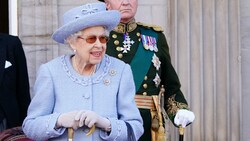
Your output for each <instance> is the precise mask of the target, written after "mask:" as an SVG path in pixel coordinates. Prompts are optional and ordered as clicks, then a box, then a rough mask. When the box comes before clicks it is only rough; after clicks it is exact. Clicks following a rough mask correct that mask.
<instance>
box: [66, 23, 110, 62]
mask: <svg viewBox="0 0 250 141" xmlns="http://www.w3.org/2000/svg"><path fill="white" fill-rule="evenodd" d="M106 37H107V36H106V34H105V29H104V27H102V26H94V27H89V28H86V29H84V30H82V35H80V36H78V37H77V38H76V40H75V41H72V42H70V43H69V44H70V46H71V47H72V49H73V50H76V52H75V55H76V57H77V58H78V60H80V62H81V63H85V64H93V65H95V64H98V63H100V62H101V60H102V58H103V57H104V54H105V52H106V40H107V38H106Z"/></svg>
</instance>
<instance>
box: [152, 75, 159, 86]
mask: <svg viewBox="0 0 250 141" xmlns="http://www.w3.org/2000/svg"><path fill="white" fill-rule="evenodd" d="M153 81H154V82H155V86H156V87H158V86H159V85H160V83H161V78H160V77H159V75H158V73H156V75H155V78H154V80H153Z"/></svg>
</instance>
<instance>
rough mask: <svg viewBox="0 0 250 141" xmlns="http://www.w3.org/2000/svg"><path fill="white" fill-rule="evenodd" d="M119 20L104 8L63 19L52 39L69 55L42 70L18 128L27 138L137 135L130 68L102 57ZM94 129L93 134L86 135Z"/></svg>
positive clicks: (96, 140) (86, 8) (94, 140)
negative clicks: (65, 46)
mask: <svg viewBox="0 0 250 141" xmlns="http://www.w3.org/2000/svg"><path fill="white" fill-rule="evenodd" d="M119 20H120V14H119V12H118V11H114V10H113V11H106V7H105V4H103V3H92V4H86V5H83V6H80V7H76V8H73V9H71V10H69V11H68V12H66V13H65V14H64V25H63V26H62V27H60V28H59V29H58V30H57V31H56V32H55V33H54V34H53V35H52V38H53V39H54V40H55V41H57V42H59V43H68V44H69V46H70V47H71V48H72V50H73V51H74V54H71V55H63V56H61V57H58V58H56V59H54V60H52V61H50V62H48V63H46V64H43V65H41V67H40V69H39V72H38V76H37V80H36V82H35V86H34V92H35V96H34V98H33V99H32V101H31V104H30V106H29V109H28V116H27V117H26V118H25V120H24V122H23V126H22V127H23V130H24V133H25V134H26V135H27V136H28V137H29V138H31V139H34V140H41V141H42V140H56V141H57V140H63V141H65V140H66V139H67V138H68V133H67V132H66V131H67V130H68V129H72V128H73V129H74V140H76V141H79V140H85V141H101V140H117V141H128V140H130V139H133V140H137V139H138V138H139V137H140V136H141V135H142V133H143V125H142V118H141V116H140V113H139V111H138V109H137V107H136V104H135V101H134V96H135V86H134V82H133V76H132V72H131V68H130V67H129V65H128V64H125V63H124V62H122V61H119V60H117V59H115V58H113V57H110V56H108V55H105V51H106V43H107V41H108V35H109V32H110V31H111V30H112V29H113V28H114V27H115V26H116V25H117V24H118V23H119ZM123 74H126V75H123ZM93 126H94V127H95V131H94V132H93V134H91V135H89V134H87V133H88V132H89V130H90V128H91V127H93Z"/></svg>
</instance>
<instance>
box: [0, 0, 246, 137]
mask: <svg viewBox="0 0 250 141" xmlns="http://www.w3.org/2000/svg"><path fill="white" fill-rule="evenodd" d="M87 2H96V0H1V1H0V14H1V16H0V32H5V33H9V34H12V35H18V36H19V37H20V39H21V40H22V43H23V47H24V50H25V55H26V58H27V64H28V71H29V80H30V86H31V88H30V90H31V96H32V97H33V92H32V89H33V85H34V81H35V79H36V72H37V69H38V68H39V66H40V65H41V64H42V63H46V62H47V61H49V60H51V59H53V58H55V57H57V56H60V55H62V54H65V53H71V50H70V49H69V47H67V46H64V45H59V44H57V43H56V42H54V41H53V40H52V39H51V34H52V33H53V32H54V31H55V30H56V29H57V27H58V26H60V25H61V24H62V22H61V21H62V19H61V17H62V15H63V13H64V12H65V11H67V10H68V9H70V8H72V7H75V6H79V5H81V4H84V3H87ZM138 3H139V8H138V12H137V15H136V21H140V22H145V23H149V24H156V25H160V26H161V27H162V28H163V29H164V33H165V35H166V37H167V41H168V43H169V46H170V53H171V57H172V63H173V65H174V67H175V69H176V71H177V73H178V75H179V77H180V81H181V83H182V91H183V93H184V95H185V96H186V98H187V101H188V103H189V106H190V109H191V110H192V111H194V113H195V115H196V119H195V122H194V123H193V124H192V125H191V126H189V127H187V129H186V131H185V136H184V140H185V141H249V140H250V134H249V133H250V128H249V127H250V122H249V121H248V119H250V112H249V109H248V107H250V73H249V72H250V10H249V8H250V1H249V0H138ZM167 130H168V134H169V136H168V141H177V140H178V132H177V129H176V128H175V127H173V125H172V124H169V126H168V128H167Z"/></svg>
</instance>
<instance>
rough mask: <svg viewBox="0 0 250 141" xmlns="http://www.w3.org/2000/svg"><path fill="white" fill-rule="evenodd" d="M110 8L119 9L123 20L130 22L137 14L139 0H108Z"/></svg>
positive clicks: (123, 21) (108, 7) (107, 3)
mask: <svg viewBox="0 0 250 141" xmlns="http://www.w3.org/2000/svg"><path fill="white" fill-rule="evenodd" d="M106 5H107V9H108V10H119V11H120V13H121V22H122V23H128V22H130V21H131V20H132V19H133V18H134V17H135V14H136V11H137V7H138V1H137V0H106Z"/></svg>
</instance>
